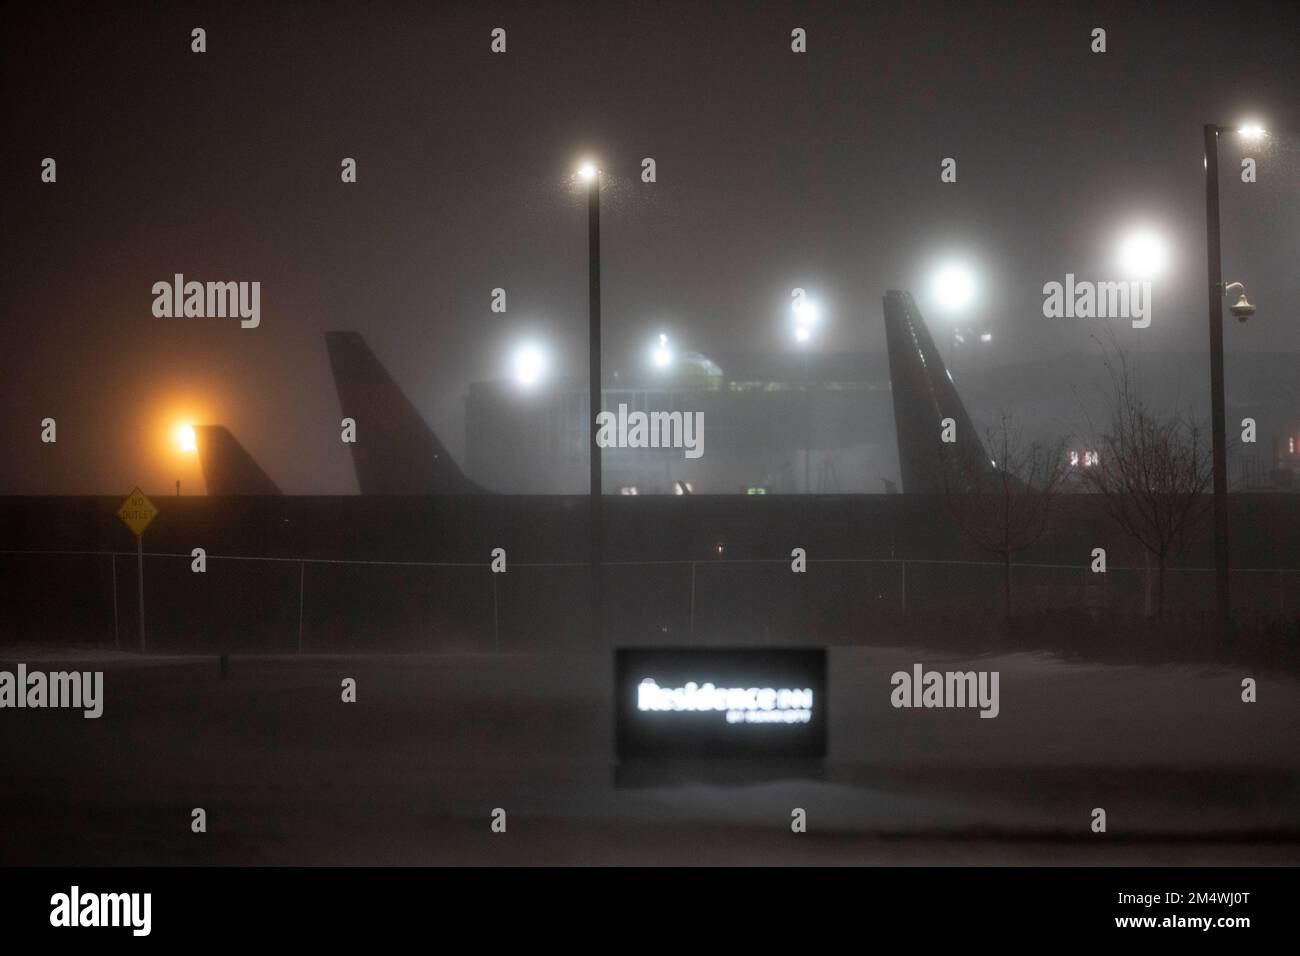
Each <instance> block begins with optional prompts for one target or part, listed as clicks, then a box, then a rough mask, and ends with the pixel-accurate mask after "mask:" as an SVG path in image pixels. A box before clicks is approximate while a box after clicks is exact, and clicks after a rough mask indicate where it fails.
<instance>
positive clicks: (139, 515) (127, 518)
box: [117, 486, 158, 654]
mask: <svg viewBox="0 0 1300 956" xmlns="http://www.w3.org/2000/svg"><path fill="white" fill-rule="evenodd" d="M117 516H118V517H119V518H121V519H122V523H123V524H125V525H126V526H127V527H128V528H130V529H131V532H132V533H133V534H134V535H135V575H136V584H137V593H138V595H139V598H140V653H141V654H143V653H144V529H145V528H147V527H149V522H151V521H153V519H154V518H156V517H157V516H158V509H157V508H155V507H154V504H153V502H152V501H150V500H149V499H148V498H146V497H145V494H144V492H143V491H141V490H140V488H139V486H136V487H135V488H133V489H131V493H130V494H129V495H127V496H126V500H125V501H123V502H122V507H120V508H118V509H117Z"/></svg>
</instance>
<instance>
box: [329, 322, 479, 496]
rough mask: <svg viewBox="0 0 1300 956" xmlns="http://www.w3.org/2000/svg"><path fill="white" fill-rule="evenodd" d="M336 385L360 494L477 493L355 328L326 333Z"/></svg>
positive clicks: (476, 486)
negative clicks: (350, 431) (350, 423)
mask: <svg viewBox="0 0 1300 956" xmlns="http://www.w3.org/2000/svg"><path fill="white" fill-rule="evenodd" d="M325 344H326V346H327V347H328V349H329V356H330V365H331V367H332V368H333V370H334V387H335V388H336V389H337V390H338V396H339V405H340V407H341V408H342V411H343V416H344V417H345V418H352V419H355V420H356V423H357V440H356V441H355V442H353V443H351V444H350V445H349V447H350V448H351V449H352V465H353V467H354V468H355V469H356V473H357V483H358V484H359V485H360V487H361V493H362V494H363V495H443V494H453V495H454V494H475V493H483V492H484V489H483V488H481V487H479V486H478V485H476V484H475V483H474V482H472V481H470V480H469V479H468V478H466V477H465V475H464V473H463V472H462V471H461V470H460V468H459V467H458V466H457V464H456V462H455V461H454V460H453V459H452V457H451V455H450V454H449V453H448V451H447V449H446V448H445V447H444V446H443V444H442V442H441V441H439V440H438V436H437V435H435V434H434V432H433V430H432V429H431V428H430V427H429V426H428V424H427V423H426V422H425V420H424V418H423V416H421V415H420V413H419V412H418V411H417V410H416V408H415V406H414V405H412V404H411V402H410V400H409V399H407V397H406V395H404V394H403V393H402V390H401V389H400V388H398V387H397V383H396V382H394V381H393V378H392V376H390V375H389V374H388V370H387V369H385V368H384V366H383V365H382V364H381V363H380V361H379V359H378V358H376V356H375V353H374V352H372V351H371V350H370V346H369V345H367V344H366V341H365V339H363V338H362V337H361V335H360V333H358V332H326V333H325Z"/></svg>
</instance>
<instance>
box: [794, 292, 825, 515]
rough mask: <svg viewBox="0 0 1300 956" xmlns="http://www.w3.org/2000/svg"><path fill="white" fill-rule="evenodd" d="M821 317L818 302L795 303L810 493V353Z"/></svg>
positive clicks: (805, 470) (805, 479) (805, 463)
mask: <svg viewBox="0 0 1300 956" xmlns="http://www.w3.org/2000/svg"><path fill="white" fill-rule="evenodd" d="M819 318H821V308H820V307H819V306H818V305H817V303H816V302H813V301H811V300H809V299H806V298H805V299H800V300H799V301H798V302H797V303H795V305H794V340H795V344H796V345H798V346H799V348H800V351H802V352H803V406H804V427H805V428H806V429H807V433H806V434H805V435H804V442H805V447H804V452H803V493H804V494H809V493H810V491H811V490H812V464H811V458H812V438H813V413H812V407H813V406H812V392H811V389H812V359H811V356H810V355H809V349H810V348H811V345H812V336H813V327H814V326H815V325H816V324H817V320H818V319H819Z"/></svg>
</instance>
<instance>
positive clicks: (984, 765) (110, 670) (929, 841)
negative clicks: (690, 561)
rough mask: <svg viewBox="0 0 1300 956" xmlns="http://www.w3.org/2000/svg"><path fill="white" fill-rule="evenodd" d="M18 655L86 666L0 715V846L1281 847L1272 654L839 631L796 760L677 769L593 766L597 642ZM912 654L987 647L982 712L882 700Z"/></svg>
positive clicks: (1139, 852)
mask: <svg viewBox="0 0 1300 956" xmlns="http://www.w3.org/2000/svg"><path fill="white" fill-rule="evenodd" d="M20 661H22V662H25V663H26V664H27V665H28V667H29V668H35V667H45V668H47V669H51V670H55V669H71V668H74V667H75V668H78V669H94V670H103V671H105V681H104V696H105V703H104V715H103V717H102V718H100V719H98V720H85V719H83V718H82V717H81V714H80V713H79V712H69V711H52V710H46V711H33V710H22V711H18V710H2V711H0V722H3V725H4V726H3V731H4V732H3V733H0V765H2V766H3V767H4V768H5V779H4V783H3V785H2V786H0V820H3V821H4V822H3V824H2V826H3V831H4V833H3V839H0V862H3V863H40V864H107V863H131V864H143V863H163V864H167V863H181V864H199V863H225V864H242V863H273V864H336V863H337V864H366V863H373V864H425V863H473V864H490V863H516V864H530V863H561V864H573V863H603V864H617V863H680V864H694V863H745V864H749V863H759V864H762V863H773V864H775V863H781V864H791V863H819V864H820V863H827V864H834V863H847V864H853V863H902V864H906V863H958V864H965V863H977V864H998V863H1006V862H1010V863H1057V862H1059V863H1089V864H1092V863H1095V864H1102V865H1105V864H1112V863H1118V864H1123V863H1138V862H1151V863H1164V862H1169V863H1185V864H1186V863H1191V864H1195V863H1292V864H1294V863H1296V862H1300V814H1298V813H1297V811H1298V810H1300V756H1298V755H1300V747H1297V728H1300V680H1298V679H1297V676H1296V675H1295V674H1283V673H1279V672H1259V671H1247V670H1237V669H1215V670H1205V669H1199V668H1194V667H1184V666H1161V667H1114V666H1106V665H1088V664H1073V663H1064V662H1061V661H1059V660H1056V659H1054V658H1051V657H1048V656H1045V655H1031V654H1013V655H1002V656H988V657H981V658H978V659H958V658H951V657H943V656H939V655H936V654H934V653H930V652H925V651H922V650H919V649H897V648H883V649H882V648H865V649H864V648H835V649H832V650H831V652H830V665H829V671H830V675H829V698H830V700H829V706H830V753H829V756H828V757H827V759H826V760H825V761H824V762H823V763H822V764H821V765H820V766H819V767H814V768H812V769H813V773H811V774H804V773H802V772H801V773H800V774H798V775H792V774H790V773H789V772H788V771H787V770H785V769H783V768H778V769H777V771H776V772H775V773H774V774H772V775H767V774H764V773H762V772H758V773H755V772H754V771H753V769H752V768H750V769H749V770H748V771H747V773H746V774H745V775H744V776H743V777H740V778H736V777H734V775H733V776H731V777H719V778H717V779H714V778H713V776H712V775H710V774H707V773H706V774H704V775H703V776H699V775H690V774H688V775H687V776H686V777H685V778H684V779H683V778H680V777H679V776H674V775H673V774H671V773H664V774H658V773H657V771H656V768H655V767H653V766H651V767H650V768H648V769H647V768H646V767H644V766H640V767H638V769H637V772H636V773H635V774H631V775H629V774H628V773H627V772H626V769H625V770H624V772H623V773H621V774H620V773H619V772H618V771H617V764H616V760H615V757H614V753H613V702H612V687H611V677H612V669H613V668H612V654H610V653H600V654H592V653H564V652H556V653H550V654H545V655H481V654H476V655H442V656H438V655H418V656H369V657H358V656H317V655H311V656H304V657H301V658H296V657H236V658H233V659H232V660H231V662H230V672H229V677H228V679H226V680H222V679H221V677H220V672H219V668H218V664H217V661H216V660H215V659H214V658H210V657H205V658H196V657H162V656H155V657H146V658H140V657H138V656H136V655H128V654H115V653H103V652H98V653H90V652H86V653H78V652H71V651H69V652H61V653H59V654H51V653H50V652H48V651H41V650H39V649H36V648H13V647H10V648H0V669H11V670H12V669H13V668H14V666H15V665H16V664H17V663H18V662H20ZM917 662H920V663H922V664H924V665H925V667H926V668H927V669H938V670H971V669H973V670H997V671H999V673H1000V675H1001V680H1000V698H1001V700H1000V714H999V716H998V717H997V718H996V719H980V718H979V716H978V711H977V710H973V709H968V710H939V709H934V710H927V709H895V708H894V707H892V706H891V704H890V691H891V689H892V687H891V684H890V675H891V674H892V673H893V672H894V671H897V670H909V669H910V668H911V666H912V665H913V664H914V663H917ZM345 677H351V678H354V679H355V680H356V681H357V702H356V703H355V704H345V703H342V702H341V700H340V682H341V681H342V679H343V678H345ZM1244 677H1252V678H1254V679H1255V680H1256V681H1257V683H1258V702H1256V703H1252V704H1247V703H1243V702H1242V700H1241V680H1242V678H1244ZM803 769H806V768H803ZM194 807H202V808H204V809H205V810H206V811H207V816H208V832H207V833H206V834H194V833H192V832H191V830H190V820H191V810H192V808H194ZM796 807H799V808H803V809H804V810H805V811H806V813H807V821H808V832H807V833H805V834H798V835H796V834H793V833H791V830H790V820H791V811H792V810H793V809H794V808H796ZM1096 807H1102V808H1104V809H1105V810H1106V813H1107V832H1106V833H1105V834H1095V833H1093V832H1091V830H1090V828H1089V824H1090V823H1091V819H1092V817H1091V813H1092V810H1093V808H1096ZM495 808H503V809H505V810H506V814H507V828H506V832H505V833H504V834H494V833H492V832H491V829H490V826H489V824H490V822H491V814H492V811H493V810H494V809H495Z"/></svg>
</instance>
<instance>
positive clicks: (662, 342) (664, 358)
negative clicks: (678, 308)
mask: <svg viewBox="0 0 1300 956" xmlns="http://www.w3.org/2000/svg"><path fill="white" fill-rule="evenodd" d="M650 361H651V362H653V363H654V366H655V368H667V367H668V366H669V365H671V364H672V363H673V351H672V349H670V348H669V347H668V336H666V335H663V334H660V336H659V342H658V344H657V345H655V347H654V348H653V349H652V350H651V352H650Z"/></svg>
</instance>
